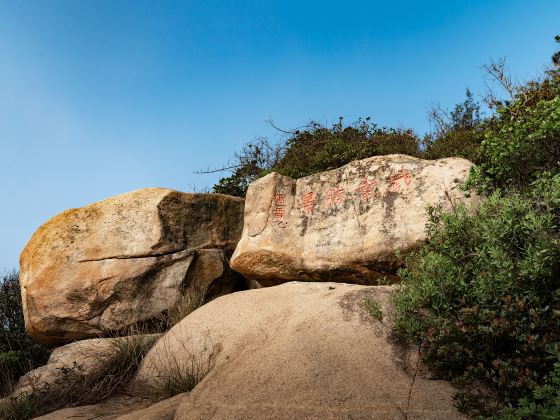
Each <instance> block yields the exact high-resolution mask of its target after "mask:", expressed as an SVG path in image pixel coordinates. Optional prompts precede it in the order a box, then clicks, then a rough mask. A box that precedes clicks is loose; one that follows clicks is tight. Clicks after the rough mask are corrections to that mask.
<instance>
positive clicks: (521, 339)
mask: <svg viewBox="0 0 560 420" xmlns="http://www.w3.org/2000/svg"><path fill="white" fill-rule="evenodd" d="M559 217H560V175H555V176H552V175H549V174H547V175H546V176H545V177H543V178H541V179H540V180H539V181H538V182H536V183H535V184H534V189H533V191H532V192H531V193H530V194H528V195H521V194H513V193H512V194H510V195H508V196H501V195H499V194H498V193H494V194H492V195H491V196H489V197H488V198H486V199H485V200H484V201H483V202H482V204H481V205H480V207H479V208H477V209H476V210H470V211H469V210H467V209H466V208H464V207H457V208H456V209H455V211H454V212H453V213H451V214H443V213H442V212H441V210H440V209H431V210H430V222H429V224H428V226H427V229H428V239H427V243H426V245H425V246H424V247H423V248H421V249H420V250H419V251H417V252H416V253H414V254H412V255H411V256H409V257H408V258H407V264H406V268H404V269H402V270H401V271H400V272H399V274H400V276H401V278H402V280H403V283H402V284H401V286H400V288H399V290H398V292H397V293H396V294H395V296H394V301H395V305H396V308H397V313H398V317H397V328H398V330H399V331H400V332H402V333H404V334H406V335H408V336H411V337H414V338H416V339H417V340H418V341H420V342H421V343H422V349H423V355H424V359H425V361H426V362H427V363H428V364H429V365H430V366H431V368H432V369H433V370H434V372H435V373H436V374H438V375H439V376H442V377H445V378H461V379H462V382H463V383H464V384H481V385H482V387H474V388H473V389H474V390H481V389H484V387H487V389H488V390H489V393H490V395H491V396H492V397H494V398H495V399H496V400H498V401H499V402H500V403H511V404H515V403H516V402H517V400H518V399H519V398H523V397H525V396H527V395H529V394H530V393H531V392H532V391H533V390H535V389H537V387H539V386H542V385H543V384H544V379H543V378H545V376H546V375H547V374H548V373H549V372H550V371H551V370H552V369H553V366H554V362H555V361H556V360H555V359H554V358H550V354H549V352H550V351H551V349H553V348H555V346H557V345H558V344H560V310H558V308H559V305H560V227H559V225H558V221H559ZM486 397H487V395H482V394H480V393H479V394H478V395H476V393H475V392H473V393H471V395H465V398H464V401H467V402H469V400H473V401H474V402H475V403H476V400H477V399H478V400H482V399H483V398H486ZM471 402H472V401H471ZM479 402H480V401H479ZM473 407H477V404H475V405H474V406H473ZM477 408H478V409H481V407H480V405H479V406H478V407H477ZM486 409H489V410H490V411H488V412H484V411H481V412H482V413H485V414H488V413H490V412H492V410H493V409H492V407H487V408H486ZM494 409H495V408H494Z"/></svg>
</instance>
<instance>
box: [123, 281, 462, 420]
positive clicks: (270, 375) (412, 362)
mask: <svg viewBox="0 0 560 420" xmlns="http://www.w3.org/2000/svg"><path fill="white" fill-rule="evenodd" d="M391 290H392V288H391V286H360V285H351V284H338V283H326V282H325V283H302V282H292V283H287V284H283V285H281V286H277V287H270V288H262V289H256V290H249V291H243V292H239V293H235V294H231V295H227V296H223V297H220V298H218V299H216V300H214V301H212V302H210V303H208V304H206V305H205V306H203V307H202V308H199V309H198V310H196V311H195V312H193V313H192V314H190V315H189V316H187V317H186V318H185V319H183V321H181V322H180V323H179V324H177V325H176V326H175V327H174V328H172V329H171V330H170V331H169V332H168V333H167V334H166V335H165V336H164V337H162V338H161V339H160V340H158V342H157V343H156V344H155V345H154V347H152V349H151V350H150V352H149V353H148V354H147V356H146V357H145V358H144V360H143V362H142V365H141V367H140V369H139V371H138V374H137V377H136V378H135V379H134V380H133V382H132V384H131V385H132V386H134V385H135V384H136V385H137V386H146V385H147V386H150V387H152V388H154V389H157V388H159V387H161V386H162V384H163V383H165V381H166V380H168V378H170V377H177V375H185V374H187V373H190V374H200V373H203V372H204V371H205V370H206V368H210V371H209V373H208V374H207V375H206V376H205V377H204V379H203V380H202V381H201V382H200V383H199V384H198V385H197V386H196V387H195V388H194V389H193V390H192V391H191V392H190V393H189V394H188V395H186V396H184V398H183V399H182V402H181V403H180V405H179V408H178V409H177V412H176V416H175V418H176V419H207V418H212V419H260V418H267V419H293V418H298V419H305V418H321V419H323V418H324V419H334V418H356V419H361V418H375V419H393V418H401V419H404V418H408V419H456V418H463V417H462V416H461V415H460V414H459V413H458V412H457V411H456V409H455V408H454V406H453V399H452V394H453V392H454V388H453V387H452V386H451V385H450V384H448V383H447V382H444V381H435V380H429V379H427V374H426V372H425V371H424V370H423V368H422V366H421V364H420V362H419V360H418V353H417V350H416V349H414V348H407V347H404V346H403V345H402V344H397V343H396V342H395V341H394V339H393V336H392V322H393V321H392V317H393V308H392V306H391V304H390V300H389V295H390V292H391ZM364 299H371V300H375V301H377V302H378V303H379V304H380V305H381V308H382V311H383V318H382V320H378V319H375V318H373V317H372V316H371V315H370V314H369V313H368V312H367V311H366V309H365V306H364Z"/></svg>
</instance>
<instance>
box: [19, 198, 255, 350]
mask: <svg viewBox="0 0 560 420" xmlns="http://www.w3.org/2000/svg"><path fill="white" fill-rule="evenodd" d="M243 205H244V202H243V200H242V199H239V198H235V197H230V196H226V195H221V194H186V193H181V192H177V191H172V190H168V189H162V188H148V189H142V190H137V191H133V192H130V193H126V194H122V195H117V196H114V197H111V198H108V199H106V200H102V201H99V202H97V203H94V204H90V205H87V206H85V207H81V208H78V209H71V210H67V211H65V212H63V213H61V214H59V215H58V216H56V217H54V218H52V219H51V220H49V221H48V222H47V223H45V224H44V225H42V226H41V227H40V228H39V229H38V230H37V231H36V232H35V234H34V235H33V237H32V238H31V240H30V241H29V243H28V244H27V246H26V247H25V249H24V250H23V252H22V254H21V259H20V262H21V273H20V279H21V286H22V298H23V310H24V316H25V325H26V328H27V331H28V333H29V334H30V335H31V336H32V337H34V338H35V339H37V340H39V341H41V342H45V343H59V342H64V341H68V340H75V339H82V338H87V337H93V336H99V335H105V334H106V333H107V332H108V331H114V330H121V329H123V328H125V327H127V326H129V325H132V324H135V323H137V322H139V321H144V320H148V319H151V318H153V317H155V316H157V315H159V314H161V313H162V312H164V311H166V310H168V309H169V308H171V307H173V306H174V305H175V304H176V303H177V302H178V301H179V300H180V298H181V295H182V293H184V292H185V290H186V289H188V288H189V287H200V288H210V289H212V293H213V295H214V296H217V295H220V294H224V293H228V292H229V291H231V290H232V289H233V288H234V287H235V284H236V282H238V281H240V276H239V274H237V273H234V272H232V271H231V270H230V268H229V257H230V256H231V253H232V252H233V250H234V248H235V246H236V244H237V242H238V240H239V238H240V235H241V230H242V226H243Z"/></svg>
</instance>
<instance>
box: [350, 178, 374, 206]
mask: <svg viewBox="0 0 560 420" xmlns="http://www.w3.org/2000/svg"><path fill="white" fill-rule="evenodd" d="M378 185H379V181H378V180H377V179H367V178H364V179H362V180H361V181H360V183H359V184H358V188H356V191H358V192H359V193H360V197H361V198H362V200H364V201H368V200H369V199H370V198H371V197H373V195H374V194H375V188H377V186H378Z"/></svg>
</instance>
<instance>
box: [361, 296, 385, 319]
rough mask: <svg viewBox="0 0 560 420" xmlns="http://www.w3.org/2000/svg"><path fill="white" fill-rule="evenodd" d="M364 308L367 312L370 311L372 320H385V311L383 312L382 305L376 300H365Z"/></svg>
mask: <svg viewBox="0 0 560 420" xmlns="http://www.w3.org/2000/svg"><path fill="white" fill-rule="evenodd" d="M364 308H366V311H368V314H370V316H371V317H372V318H375V319H377V320H379V321H382V320H383V311H382V310H381V304H380V303H379V302H377V301H376V300H374V299H370V298H365V299H364Z"/></svg>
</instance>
